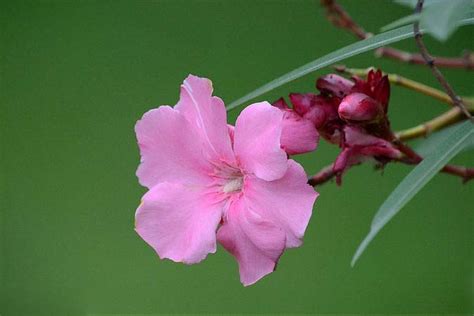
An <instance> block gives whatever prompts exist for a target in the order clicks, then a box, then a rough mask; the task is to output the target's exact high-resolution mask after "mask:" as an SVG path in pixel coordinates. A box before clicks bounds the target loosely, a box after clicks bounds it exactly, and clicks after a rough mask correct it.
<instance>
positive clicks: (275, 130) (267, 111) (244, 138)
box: [234, 102, 287, 181]
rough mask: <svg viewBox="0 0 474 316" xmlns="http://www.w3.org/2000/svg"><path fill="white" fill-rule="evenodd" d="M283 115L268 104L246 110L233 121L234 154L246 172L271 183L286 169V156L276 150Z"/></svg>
mask: <svg viewBox="0 0 474 316" xmlns="http://www.w3.org/2000/svg"><path fill="white" fill-rule="evenodd" d="M282 121H283V113H282V112H281V111H280V110H279V109H278V108H276V107H273V106H271V105H270V104H269V103H268V102H261V103H255V104H252V105H250V106H248V107H246V108H245V109H244V110H243V111H242V112H241V113H240V115H239V117H238V118H237V122H236V124H235V135H234V151H235V155H236V157H237V159H238V160H239V162H240V164H241V166H242V167H243V168H244V169H245V171H246V172H249V173H253V174H255V175H256V176H257V177H259V178H261V179H264V180H267V181H271V180H275V179H278V178H281V177H282V176H283V175H284V174H285V172H286V169H287V156H286V153H285V151H284V150H283V149H281V147H280V137H281V131H282Z"/></svg>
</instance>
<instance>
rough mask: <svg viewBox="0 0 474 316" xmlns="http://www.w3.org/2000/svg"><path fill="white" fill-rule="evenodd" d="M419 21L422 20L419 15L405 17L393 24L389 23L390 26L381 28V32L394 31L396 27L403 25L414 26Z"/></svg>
mask: <svg viewBox="0 0 474 316" xmlns="http://www.w3.org/2000/svg"><path fill="white" fill-rule="evenodd" d="M419 19H420V15H419V14H410V15H407V16H404V17H403V18H400V19H398V20H395V21H393V22H392V23H389V24H387V25H385V26H383V27H381V28H380V31H381V32H386V31H388V30H391V29H394V28H396V27H400V26H402V25H407V24H413V23H414V22H416V21H418V20H419Z"/></svg>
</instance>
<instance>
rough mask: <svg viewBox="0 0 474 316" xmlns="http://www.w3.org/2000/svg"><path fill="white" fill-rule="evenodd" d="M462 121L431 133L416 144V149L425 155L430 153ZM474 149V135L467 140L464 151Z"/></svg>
mask: <svg viewBox="0 0 474 316" xmlns="http://www.w3.org/2000/svg"><path fill="white" fill-rule="evenodd" d="M460 124H462V123H457V124H455V125H453V126H450V127H448V128H445V129H443V130H441V131H438V132H435V133H433V134H431V135H430V136H429V137H428V138H426V139H423V140H421V141H418V143H417V144H416V145H415V151H416V152H417V153H418V154H420V156H422V157H425V156H427V155H429V154H430V153H431V152H433V150H435V149H436V148H437V147H438V144H439V143H440V142H443V141H444V140H445V139H446V138H447V137H448V136H449V135H450V134H451V133H452V132H453V131H454V130H455V129H456V128H458V127H459V125H460ZM472 149H474V137H471V138H470V139H469V140H466V144H465V146H464V148H463V150H462V152H465V151H469V150H472Z"/></svg>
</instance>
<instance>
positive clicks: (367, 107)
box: [338, 93, 384, 123]
mask: <svg viewBox="0 0 474 316" xmlns="http://www.w3.org/2000/svg"><path fill="white" fill-rule="evenodd" d="M338 112H339V116H340V117H341V119H343V120H345V121H349V122H361V123H362V122H364V123H371V122H376V121H378V120H380V119H381V118H383V116H384V109H383V108H382V105H381V104H380V103H379V102H377V101H376V100H374V99H372V98H371V97H369V96H368V95H366V94H364V93H351V94H349V95H348V96H346V97H345V98H344V99H342V101H341V104H340V105H339V109H338Z"/></svg>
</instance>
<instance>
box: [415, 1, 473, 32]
mask: <svg viewBox="0 0 474 316" xmlns="http://www.w3.org/2000/svg"><path fill="white" fill-rule="evenodd" d="M471 3H472V2H471V0H451V1H440V2H437V3H433V5H430V6H429V7H427V8H426V9H425V10H423V11H422V12H421V21H420V25H421V27H422V28H425V29H426V31H427V32H429V33H430V35H432V36H433V37H434V38H436V39H437V40H439V41H445V40H447V39H448V37H449V36H450V35H451V34H453V33H454V31H455V30H456V29H457V28H458V23H457V22H458V21H459V20H461V19H463V18H464V17H465V16H466V13H469V12H470V11H471Z"/></svg>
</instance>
